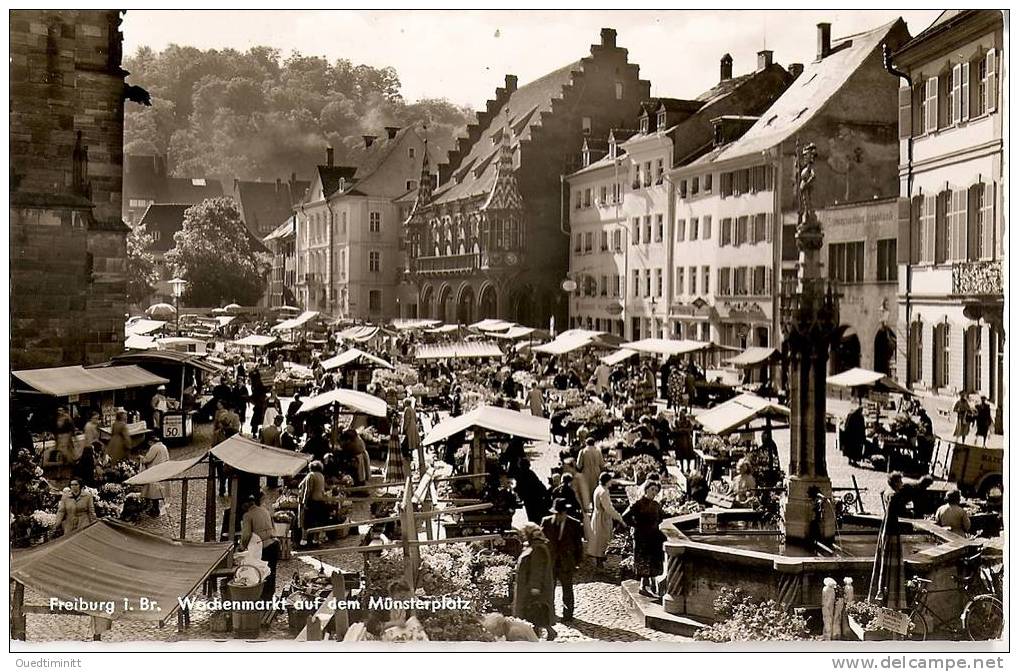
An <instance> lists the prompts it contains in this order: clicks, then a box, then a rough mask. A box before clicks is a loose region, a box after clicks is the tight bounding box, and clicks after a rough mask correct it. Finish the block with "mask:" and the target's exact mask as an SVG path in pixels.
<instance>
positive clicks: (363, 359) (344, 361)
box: [322, 348, 393, 390]
mask: <svg viewBox="0 0 1019 672" xmlns="http://www.w3.org/2000/svg"><path fill="white" fill-rule="evenodd" d="M322 368H323V369H325V370H326V371H334V370H337V369H338V370H340V371H341V373H342V375H343V381H342V385H343V386H344V387H349V388H350V389H353V390H364V389H365V388H366V387H367V385H368V383H369V382H370V381H371V376H372V371H373V370H374V369H378V368H382V369H392V368H393V365H392V364H390V363H389V362H387V361H386V360H384V359H382V358H381V357H376V356H375V355H373V354H371V353H368V352H365V351H363V350H358V349H357V348H349V349H347V350H345V351H344V352H341V353H339V354H338V355H335V356H333V357H330V358H329V359H326V360H323V362H322Z"/></svg>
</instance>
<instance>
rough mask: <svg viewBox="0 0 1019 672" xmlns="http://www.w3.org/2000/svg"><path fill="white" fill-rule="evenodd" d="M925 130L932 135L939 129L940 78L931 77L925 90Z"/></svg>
mask: <svg viewBox="0 0 1019 672" xmlns="http://www.w3.org/2000/svg"><path fill="white" fill-rule="evenodd" d="M923 112H924V114H923V117H924V129H925V130H926V132H928V133H932V132H934V131H936V130H937V128H938V78H937V77H931V78H930V79H928V80H927V86H926V87H925V88H924V101H923Z"/></svg>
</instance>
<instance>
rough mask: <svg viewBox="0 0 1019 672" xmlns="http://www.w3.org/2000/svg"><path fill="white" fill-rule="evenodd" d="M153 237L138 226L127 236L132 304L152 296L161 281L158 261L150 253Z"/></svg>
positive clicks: (129, 289)
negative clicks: (157, 268) (157, 283)
mask: <svg viewBox="0 0 1019 672" xmlns="http://www.w3.org/2000/svg"><path fill="white" fill-rule="evenodd" d="M151 247H152V236H151V235H150V234H149V233H148V232H146V231H145V227H143V226H136V227H135V228H133V229H131V233H129V234H127V298H128V301H129V302H130V303H134V304H138V303H142V302H143V301H145V300H146V299H148V298H149V297H150V296H151V295H152V291H153V290H154V289H155V287H156V282H157V281H158V280H159V274H158V272H157V271H156V261H155V258H154V257H153V256H152V254H151V253H150V252H149V251H148V250H149V249H151Z"/></svg>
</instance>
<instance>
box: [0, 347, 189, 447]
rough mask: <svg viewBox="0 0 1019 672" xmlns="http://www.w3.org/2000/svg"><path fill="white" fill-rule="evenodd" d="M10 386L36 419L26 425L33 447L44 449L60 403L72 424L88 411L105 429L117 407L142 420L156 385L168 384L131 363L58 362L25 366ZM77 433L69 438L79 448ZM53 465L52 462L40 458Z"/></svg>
mask: <svg viewBox="0 0 1019 672" xmlns="http://www.w3.org/2000/svg"><path fill="white" fill-rule="evenodd" d="M12 375H13V376H14V378H15V381H16V382H14V384H13V385H12V388H13V392H14V395H15V403H16V404H18V405H19V406H20V407H21V408H22V409H24V410H28V411H31V412H32V413H33V414H34V415H35V417H36V418H37V421H36V422H35V423H33V425H34V426H32V427H31V429H32V431H33V432H36V435H35V437H34V438H35V440H34V444H35V448H36V451H37V452H39V453H45V452H47V451H50V450H52V449H54V448H55V447H56V445H55V442H54V441H53V440H52V439H48V438H46V435H47V434H48V433H51V432H52V431H53V427H52V419H54V418H55V416H56V409H57V408H58V407H59V406H64V407H66V408H67V409H68V412H69V414H70V417H71V419H72V420H74V419H77V420H78V422H76V424H77V425H84V423H85V421H86V420H87V419H88V416H89V414H91V413H92V412H98V413H99V414H100V425H101V426H104V427H109V426H110V425H112V424H113V422H114V420H115V418H116V412H117V409H118V407H122V408H124V409H125V410H127V411H128V412H129V419H130V420H131V421H132V422H134V423H137V422H144V421H145V419H146V418H148V417H150V411H149V410H148V409H150V408H151V407H150V405H149V400H150V399H151V397H152V393H153V392H154V390H155V388H156V387H157V386H159V385H162V384H166V383H168V382H169V380H168V379H167V378H163V377H161V376H157V375H154V374H152V373H150V372H149V371H146V370H145V369H142V368H140V367H138V366H134V365H131V364H128V365H124V366H101V367H94V368H87V369H86V368H84V367H81V366H60V367H56V368H51V369H28V370H24V371H14V372H12ZM82 441H83V439H82V438H81V437H80V436H77V437H76V438H75V442H76V443H77V444H78V446H79V447H81V445H80V444H81V443H82ZM44 462H46V463H53V461H52V460H44Z"/></svg>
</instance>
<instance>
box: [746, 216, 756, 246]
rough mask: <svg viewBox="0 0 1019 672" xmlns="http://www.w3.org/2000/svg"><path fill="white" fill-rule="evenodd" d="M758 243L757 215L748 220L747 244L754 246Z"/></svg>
mask: <svg viewBox="0 0 1019 672" xmlns="http://www.w3.org/2000/svg"><path fill="white" fill-rule="evenodd" d="M756 242H757V215H754V216H752V217H748V218H747V244H748V245H753V244H754V243H756Z"/></svg>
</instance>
